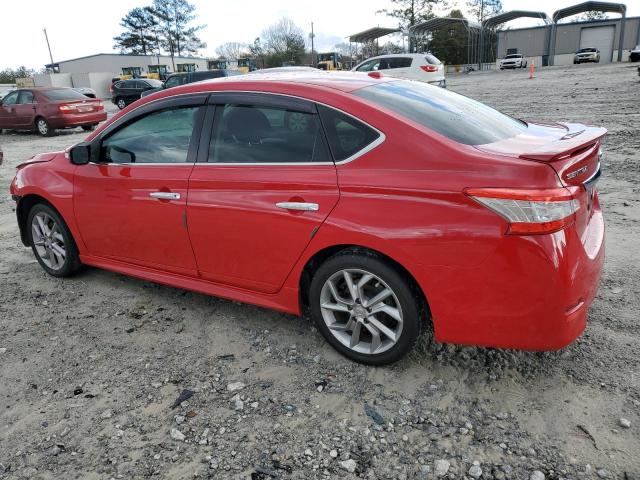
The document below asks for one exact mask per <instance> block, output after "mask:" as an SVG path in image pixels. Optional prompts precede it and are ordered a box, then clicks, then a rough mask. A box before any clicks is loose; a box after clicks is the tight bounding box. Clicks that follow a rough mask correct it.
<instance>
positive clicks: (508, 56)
mask: <svg viewBox="0 0 640 480" xmlns="http://www.w3.org/2000/svg"><path fill="white" fill-rule="evenodd" d="M521 56H522V55H507V56H506V57H504V58H520V57H521Z"/></svg>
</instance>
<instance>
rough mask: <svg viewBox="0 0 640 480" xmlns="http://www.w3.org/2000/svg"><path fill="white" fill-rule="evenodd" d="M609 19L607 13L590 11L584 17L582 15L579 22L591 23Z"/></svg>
mask: <svg viewBox="0 0 640 480" xmlns="http://www.w3.org/2000/svg"><path fill="white" fill-rule="evenodd" d="M607 18H608V17H607V13H606V12H600V11H593V10H592V11H589V12H584V13H583V14H582V15H580V16H579V17H578V20H584V21H589V20H606V19H607Z"/></svg>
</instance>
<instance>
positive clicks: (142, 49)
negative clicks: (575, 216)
mask: <svg viewBox="0 0 640 480" xmlns="http://www.w3.org/2000/svg"><path fill="white" fill-rule="evenodd" d="M156 25H157V22H156V19H155V17H154V16H153V14H152V13H151V11H150V10H149V8H142V7H136V8H134V9H133V10H130V11H129V12H128V13H127V14H126V15H125V16H124V17H123V18H122V20H121V21H120V26H122V27H123V28H124V29H125V30H124V32H122V33H121V34H120V35H118V36H117V37H114V38H113V40H114V41H115V45H114V48H117V49H118V50H120V52H122V53H137V54H143V55H147V54H150V53H152V52H153V50H154V46H155V34H154V29H155V27H156Z"/></svg>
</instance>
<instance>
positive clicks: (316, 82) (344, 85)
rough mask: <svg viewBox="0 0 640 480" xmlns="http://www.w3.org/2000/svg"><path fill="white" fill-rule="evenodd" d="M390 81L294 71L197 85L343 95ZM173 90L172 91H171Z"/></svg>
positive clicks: (349, 74)
mask: <svg viewBox="0 0 640 480" xmlns="http://www.w3.org/2000/svg"><path fill="white" fill-rule="evenodd" d="M390 81H398V79H395V78H391V77H385V76H382V77H379V76H375V77H371V76H369V75H368V74H366V73H360V72H342V71H341V72H329V71H324V70H317V71H315V72H313V71H296V72H268V73H263V74H257V75H256V74H253V75H239V76H233V77H222V78H214V79H211V80H205V81H202V82H198V83H197V85H198V86H200V87H201V88H202V90H203V91H208V90H217V89H216V88H206V87H207V86H212V85H218V84H224V85H225V86H226V87H225V89H228V88H230V85H231V84H237V85H238V88H242V89H244V88H247V84H256V85H255V87H258V86H259V85H258V84H262V86H266V85H265V84H270V85H280V86H286V85H291V84H299V85H303V84H304V85H308V86H315V87H319V88H330V89H334V90H339V91H342V92H345V93H349V92H353V91H354V90H358V89H360V88H365V87H368V86H371V85H375V84H379V83H383V82H390ZM190 85H191V88H193V85H194V84H190ZM188 87H189V85H183V86H181V87H176V88H175V90H176V93H181V92H179V91H178V89H189V88H188ZM172 90H173V89H172Z"/></svg>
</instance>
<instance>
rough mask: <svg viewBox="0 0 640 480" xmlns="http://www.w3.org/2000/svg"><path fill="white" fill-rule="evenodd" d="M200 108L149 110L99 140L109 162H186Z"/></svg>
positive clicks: (104, 155)
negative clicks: (149, 111)
mask: <svg viewBox="0 0 640 480" xmlns="http://www.w3.org/2000/svg"><path fill="white" fill-rule="evenodd" d="M199 108H201V107H185V108H172V109H167V110H159V111H157V112H153V113H150V114H148V115H146V116H144V117H142V118H140V119H137V120H134V121H133V122H132V123H130V124H128V125H126V126H124V127H123V128H121V129H119V130H117V131H116V132H115V133H113V134H112V135H110V136H109V137H107V138H106V139H105V140H103V142H102V148H101V160H102V161H103V162H108V163H185V162H187V155H188V152H189V144H190V142H191V136H192V133H193V127H194V125H195V123H196V116H197V113H198V110H199Z"/></svg>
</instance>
